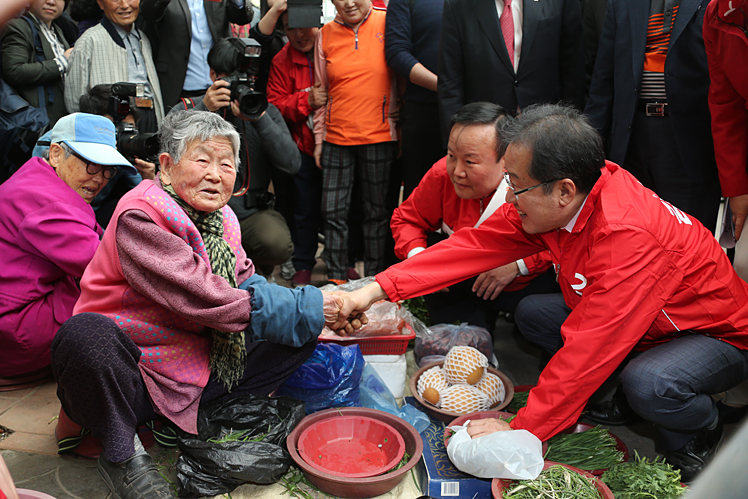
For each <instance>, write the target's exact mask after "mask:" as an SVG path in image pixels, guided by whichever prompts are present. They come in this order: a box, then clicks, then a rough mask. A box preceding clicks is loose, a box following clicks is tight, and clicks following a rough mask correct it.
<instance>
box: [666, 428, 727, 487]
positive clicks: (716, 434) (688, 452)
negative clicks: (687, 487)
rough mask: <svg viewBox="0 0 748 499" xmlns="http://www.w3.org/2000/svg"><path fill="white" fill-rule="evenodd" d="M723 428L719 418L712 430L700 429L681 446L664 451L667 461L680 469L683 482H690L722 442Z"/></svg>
mask: <svg viewBox="0 0 748 499" xmlns="http://www.w3.org/2000/svg"><path fill="white" fill-rule="evenodd" d="M723 430H724V426H723V424H722V421H721V420H720V421H718V422H717V427H716V428H714V429H713V430H701V431H700V432H699V433H697V434H696V435H695V436H694V437H693V438H692V439H691V440H689V441H688V443H687V444H686V445H684V446H683V447H682V448H680V449H678V450H677V451H674V452H668V453H665V459H666V460H667V462H669V463H670V464H672V465H673V467H674V468H677V469H679V470H680V477H681V480H682V481H683V482H684V483H689V482H692V481H693V479H694V478H696V475H698V474H699V472H700V471H701V470H702V469H704V466H706V465H707V463H708V462H709V460H710V459H711V458H712V456H714V454H716V453H717V448H718V447H719V444H720V443H721V442H722V436H723Z"/></svg>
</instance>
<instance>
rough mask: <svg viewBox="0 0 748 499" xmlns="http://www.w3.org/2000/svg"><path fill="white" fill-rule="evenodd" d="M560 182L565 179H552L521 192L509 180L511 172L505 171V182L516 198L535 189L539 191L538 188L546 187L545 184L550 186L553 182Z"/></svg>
mask: <svg viewBox="0 0 748 499" xmlns="http://www.w3.org/2000/svg"><path fill="white" fill-rule="evenodd" d="M559 180H563V179H560V178H554V179H551V180H546V181H545V182H540V183H539V184H536V185H533V186H532V187H527V188H525V189H520V190H516V189H515V188H514V184H513V183H512V181H511V180H510V179H509V172H507V171H504V181H506V185H508V186H509V188H510V189H511V190H512V193H513V194H514V196H515V197H516V196H519V195H520V194H522V193H523V192H527V191H531V190H533V189H537V188H538V187H540V186H541V185H545V184H550V183H551V182H558V181H559Z"/></svg>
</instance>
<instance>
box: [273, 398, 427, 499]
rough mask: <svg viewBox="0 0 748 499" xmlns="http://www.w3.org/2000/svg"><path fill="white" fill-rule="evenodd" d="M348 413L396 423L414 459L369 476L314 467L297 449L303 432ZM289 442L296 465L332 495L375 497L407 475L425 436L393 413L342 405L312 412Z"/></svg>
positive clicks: (389, 423) (419, 452)
mask: <svg viewBox="0 0 748 499" xmlns="http://www.w3.org/2000/svg"><path fill="white" fill-rule="evenodd" d="M344 416H363V417H369V418H373V419H376V420H379V421H382V422H384V423H386V424H388V425H390V426H392V427H393V428H394V429H395V430H396V431H397V432H398V433H399V434H400V436H402V437H403V441H404V442H405V452H407V453H408V455H410V460H409V461H408V462H407V464H405V466H403V467H402V468H400V469H399V470H395V471H393V472H391V473H385V474H383V475H378V476H373V477H367V478H349V477H341V476H336V475H332V474H330V473H325V472H323V471H320V470H317V469H315V468H313V467H311V466H310V465H309V464H307V463H306V462H305V461H304V460H303V459H302V458H301V456H300V455H299V452H298V450H297V444H298V441H299V436H300V435H301V433H302V432H303V431H304V430H306V429H307V428H309V427H310V426H311V425H313V424H315V423H316V422H318V421H322V420H325V419H329V418H336V417H344ZM286 445H287V446H288V452H289V453H290V454H291V458H292V459H293V460H294V462H295V463H296V466H298V467H299V468H300V469H301V471H302V472H303V473H304V475H305V476H306V477H307V479H308V480H309V481H310V482H312V483H313V484H314V485H315V487H317V488H318V489H320V490H321V491H322V492H325V493H327V494H330V495H334V496H338V497H350V498H358V497H362V498H363V497H374V496H378V495H382V494H386V493H387V492H389V491H390V490H392V489H394V488H395V487H396V486H397V485H398V484H399V483H400V482H401V481H402V480H403V478H405V476H406V475H407V474H408V472H409V471H410V470H411V468H413V467H414V466H415V465H416V463H418V461H419V460H420V459H421V455H422V454H423V440H421V436H420V435H419V434H418V432H417V431H416V429H415V428H413V426H412V425H410V423H407V422H406V421H404V420H402V419H400V418H399V417H397V416H393V415H392V414H389V413H386V412H383V411H378V410H376V409H367V408H365V407H341V408H334V409H327V410H324V411H319V412H315V413H314V414H310V415H309V416H307V417H305V418H304V419H302V420H301V422H300V423H299V424H298V425H297V426H296V428H294V430H293V431H292V432H291V434H290V435H289V436H288V438H287V439H286Z"/></svg>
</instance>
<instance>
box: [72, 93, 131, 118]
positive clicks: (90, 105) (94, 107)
mask: <svg viewBox="0 0 748 499" xmlns="http://www.w3.org/2000/svg"><path fill="white" fill-rule="evenodd" d="M111 100H112V86H111V85H107V84H101V85H96V86H94V87H92V88H90V89H89V90H88V92H86V93H85V94H83V95H81V98H80V100H79V101H78V107H80V112H82V113H89V114H97V115H99V116H104V115H110V116H111V113H112V110H111V109H110V108H109V104H110V102H111ZM130 114H132V116H133V118H135V123H137V122H138V118H140V113H139V112H138V108H136V107H133V106H130Z"/></svg>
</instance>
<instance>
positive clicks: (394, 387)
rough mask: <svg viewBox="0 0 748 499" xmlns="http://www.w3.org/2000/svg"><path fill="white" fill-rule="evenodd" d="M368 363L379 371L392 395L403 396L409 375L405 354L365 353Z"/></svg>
mask: <svg viewBox="0 0 748 499" xmlns="http://www.w3.org/2000/svg"><path fill="white" fill-rule="evenodd" d="M364 360H365V361H366V363H367V364H370V365H371V367H373V368H374V370H375V371H377V374H378V375H379V377H380V378H382V381H384V384H385V385H387V388H389V389H390V391H391V392H392V395H393V396H394V397H395V398H396V399H399V398H402V396H403V394H404V392H405V378H406V375H407V370H408V365H407V363H406V362H405V354H403V355H364Z"/></svg>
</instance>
